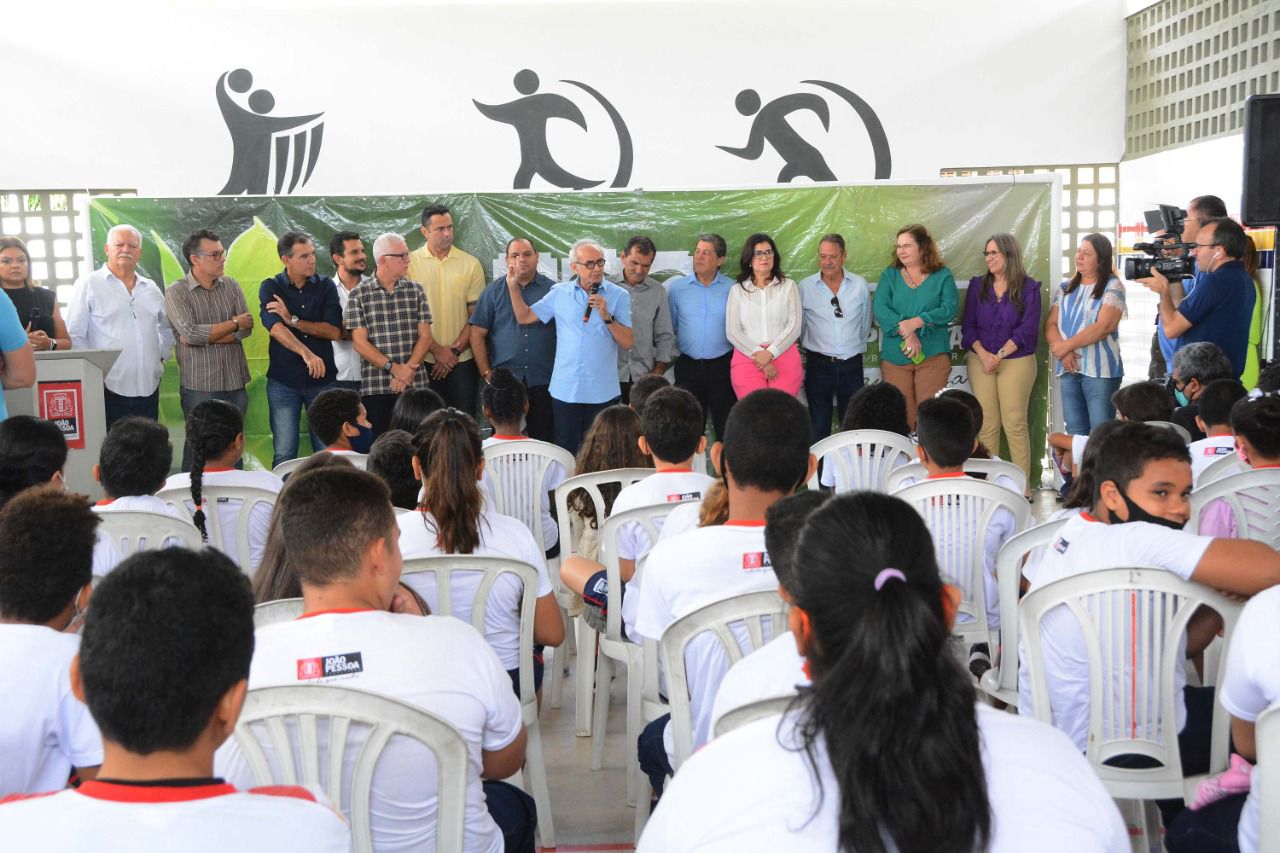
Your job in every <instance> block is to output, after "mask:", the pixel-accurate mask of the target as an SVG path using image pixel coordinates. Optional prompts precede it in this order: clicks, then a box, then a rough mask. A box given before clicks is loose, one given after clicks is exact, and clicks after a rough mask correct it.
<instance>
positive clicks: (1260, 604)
mask: <svg viewBox="0 0 1280 853" xmlns="http://www.w3.org/2000/svg"><path fill="white" fill-rule="evenodd" d="M1277 624H1280V587H1275V586H1273V587H1271V588H1270V589H1268V590H1264V591H1262V592H1260V593H1258V594H1257V595H1255V596H1254V597H1253V598H1251V599H1249V602H1248V603H1247V604H1246V605H1245V606H1244V612H1243V613H1241V614H1240V621H1239V622H1237V623H1236V632H1235V637H1234V638H1233V639H1232V640H1231V651H1230V652H1228V653H1227V669H1226V675H1225V676H1224V679H1223V682H1222V707H1224V708H1226V709H1227V711H1229V712H1230V713H1231V716H1233V717H1237V718H1239V719H1241V720H1244V721H1245V722H1248V723H1253V722H1256V721H1257V719H1258V717H1259V715H1261V714H1262V712H1263V711H1265V710H1267V708H1269V707H1270V706H1271V705H1273V704H1275V703H1276V702H1277V701H1280V644H1277V643H1276V627H1275V626H1276V625H1277ZM1268 758H1271V756H1268ZM1259 797H1260V792H1259V791H1258V777H1257V776H1256V775H1255V776H1254V777H1253V787H1252V788H1250V789H1249V797H1248V799H1246V800H1245V804H1244V810H1243V811H1241V812H1240V825H1239V829H1238V839H1237V840H1238V841H1239V844H1240V850H1241V851H1242V853H1255V851H1256V850H1257V849H1258V822H1259V816H1258V804H1259V802H1260V799H1259Z"/></svg>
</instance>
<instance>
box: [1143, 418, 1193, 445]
mask: <svg viewBox="0 0 1280 853" xmlns="http://www.w3.org/2000/svg"><path fill="white" fill-rule="evenodd" d="M1146 423H1147V424H1149V425H1150V426H1157V427H1164V428H1165V429H1171V430H1173V431H1174V432H1176V433H1177V434H1178V435H1179V436H1181V437H1182V443H1183V444H1190V443H1191V433H1189V432H1187V428H1186V427H1184V426H1182V425H1181V424H1175V423H1174V422H1173V421H1146Z"/></svg>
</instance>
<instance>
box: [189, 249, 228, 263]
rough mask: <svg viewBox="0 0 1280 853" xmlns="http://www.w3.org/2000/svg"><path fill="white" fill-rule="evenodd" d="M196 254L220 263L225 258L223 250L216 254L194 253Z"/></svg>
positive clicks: (225, 254)
mask: <svg viewBox="0 0 1280 853" xmlns="http://www.w3.org/2000/svg"><path fill="white" fill-rule="evenodd" d="M196 254H197V255H199V256H200V257H202V258H213V259H214V260H215V261H220V260H222V259H223V258H225V257H226V256H227V253H226V251H225V250H219V251H217V252H196Z"/></svg>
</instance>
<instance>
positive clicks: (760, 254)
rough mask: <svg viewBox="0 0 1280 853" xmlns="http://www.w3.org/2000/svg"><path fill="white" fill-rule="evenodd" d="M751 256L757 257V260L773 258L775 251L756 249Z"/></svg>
mask: <svg viewBox="0 0 1280 853" xmlns="http://www.w3.org/2000/svg"><path fill="white" fill-rule="evenodd" d="M751 254H753V255H755V256H756V257H757V258H772V257H773V249H756V250H755V251H754V252H752V253H751Z"/></svg>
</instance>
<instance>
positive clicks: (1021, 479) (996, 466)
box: [888, 459, 1027, 494]
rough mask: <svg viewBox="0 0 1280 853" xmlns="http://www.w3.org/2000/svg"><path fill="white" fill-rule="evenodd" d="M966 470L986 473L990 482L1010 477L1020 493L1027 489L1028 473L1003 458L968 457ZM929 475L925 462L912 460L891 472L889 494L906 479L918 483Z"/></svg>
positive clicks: (965, 463) (972, 472) (968, 472)
mask: <svg viewBox="0 0 1280 853" xmlns="http://www.w3.org/2000/svg"><path fill="white" fill-rule="evenodd" d="M964 472H965V473H966V474H986V475H987V481H988V482H994V481H995V479H996V477H1008V478H1009V479H1011V480H1013V483H1014V487H1015V488H1016V489H1017V490H1018V494H1022V493H1024V492H1025V491H1026V490H1027V473H1026V472H1025V471H1023V470H1022V469H1021V468H1019V467H1018V466H1017V465H1014V464H1013V463H1012V462H1006V461H1004V460H1003V459H966V460H965V461H964ZM928 476H929V470H928V469H927V468H925V467H924V463H923V462H912V463H910V464H907V465H903V466H902V467H901V468H898V469H897V470H895V471H893V472H892V473H891V474H889V479H888V484H889V494H893V493H894V492H896V491H897V490H898V489H900V488H902V483H903V481H904V480H908V479H910V480H914V481H916V482H917V483H918V482H920V481H922V480H924V479H925V478H926V477H928Z"/></svg>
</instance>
